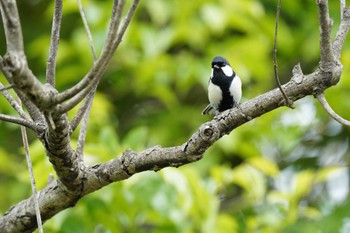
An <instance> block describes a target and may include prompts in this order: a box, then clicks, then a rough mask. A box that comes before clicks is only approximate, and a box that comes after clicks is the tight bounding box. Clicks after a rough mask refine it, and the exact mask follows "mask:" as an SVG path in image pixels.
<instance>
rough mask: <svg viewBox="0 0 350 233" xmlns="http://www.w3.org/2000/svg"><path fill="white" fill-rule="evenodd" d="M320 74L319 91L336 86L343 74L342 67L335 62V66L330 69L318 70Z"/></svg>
mask: <svg viewBox="0 0 350 233" xmlns="http://www.w3.org/2000/svg"><path fill="white" fill-rule="evenodd" d="M320 72H321V73H320V74H321V76H320V77H321V83H320V88H321V90H324V89H326V88H328V87H330V86H334V85H336V84H337V83H338V82H339V80H340V76H341V74H342V72H343V65H342V64H341V63H340V62H337V63H336V64H333V66H332V68H331V69H328V70H322V69H320Z"/></svg>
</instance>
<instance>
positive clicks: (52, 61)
mask: <svg viewBox="0 0 350 233" xmlns="http://www.w3.org/2000/svg"><path fill="white" fill-rule="evenodd" d="M61 21H62V0H55V8H54V13H53V19H52V30H51V41H50V48H49V56H48V59H47V66H46V82H47V83H50V84H51V85H52V86H53V87H54V86H55V84H56V77H55V75H56V74H55V73H56V57H57V50H58V43H59V39H60V28H61Z"/></svg>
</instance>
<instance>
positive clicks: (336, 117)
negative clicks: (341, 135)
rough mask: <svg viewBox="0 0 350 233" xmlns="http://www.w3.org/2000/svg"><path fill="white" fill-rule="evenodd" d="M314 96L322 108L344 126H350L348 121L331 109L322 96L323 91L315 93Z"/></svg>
mask: <svg viewBox="0 0 350 233" xmlns="http://www.w3.org/2000/svg"><path fill="white" fill-rule="evenodd" d="M315 97H316V98H317V99H318V101H320V103H321V105H322V107H323V109H324V110H325V111H326V112H327V113H328V114H329V115H330V116H331V117H332V118H333V119H334V120H336V121H338V122H339V123H340V124H342V125H345V126H350V121H348V120H345V119H344V118H342V117H341V116H339V115H338V114H337V113H336V112H334V111H333V109H332V107H331V106H330V105H329V104H328V102H327V100H326V98H325V97H324V95H323V93H322V92H321V93H318V94H316V95H315Z"/></svg>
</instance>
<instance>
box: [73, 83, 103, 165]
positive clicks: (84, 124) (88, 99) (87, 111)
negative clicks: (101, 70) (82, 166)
mask: <svg viewBox="0 0 350 233" xmlns="http://www.w3.org/2000/svg"><path fill="white" fill-rule="evenodd" d="M96 89H97V85H95V87H94V88H93V89H92V90H91V92H90V93H89V94H88V95H87V97H86V99H85V102H84V104H83V105H85V106H84V108H86V109H85V111H84V109H82V111H84V114H83V119H82V122H81V127H80V131H79V137H78V145H77V154H78V156H79V158H80V159H82V158H83V154H84V145H85V138H86V133H87V127H88V123H89V116H90V111H91V106H92V101H93V99H94V96H95V93H96ZM79 110H81V109H79ZM78 112H79V111H78ZM73 120H74V119H73Z"/></svg>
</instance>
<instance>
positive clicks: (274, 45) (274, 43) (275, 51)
mask: <svg viewBox="0 0 350 233" xmlns="http://www.w3.org/2000/svg"><path fill="white" fill-rule="evenodd" d="M280 11H281V0H278V1H277V10H276V24H275V35H274V41H273V72H274V75H275V80H276V83H277V86H278V89H280V91H281V93H282V95H283V97H284V100H285V103H286V105H287V106H288V107H290V108H295V106H294V104H293V102H291V101H290V100H289V98H288V96H287V95H286V93H285V92H284V90H283V88H282V87H281V82H280V79H279V77H278V65H277V32H278V22H279V17H280Z"/></svg>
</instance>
